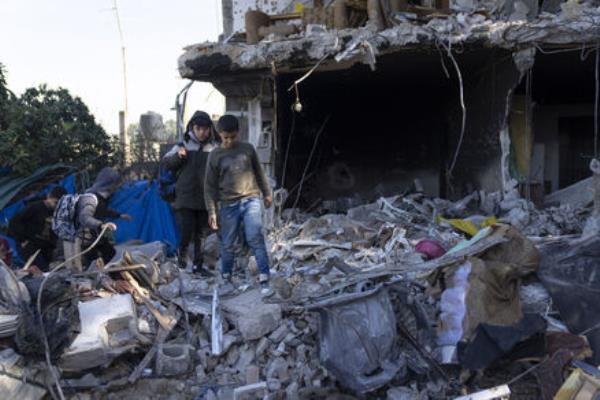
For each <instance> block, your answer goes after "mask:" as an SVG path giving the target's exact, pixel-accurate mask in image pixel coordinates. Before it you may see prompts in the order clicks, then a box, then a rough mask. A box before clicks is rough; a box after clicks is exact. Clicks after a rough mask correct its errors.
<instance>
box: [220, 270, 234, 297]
mask: <svg viewBox="0 0 600 400" xmlns="http://www.w3.org/2000/svg"><path fill="white" fill-rule="evenodd" d="M235 290H236V288H235V286H234V285H233V281H232V280H231V274H222V275H221V279H220V282H219V294H221V295H227V294H230V293H232V292H234V291H235Z"/></svg>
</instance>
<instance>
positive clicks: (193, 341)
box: [0, 0, 600, 400]
mask: <svg viewBox="0 0 600 400" xmlns="http://www.w3.org/2000/svg"><path fill="white" fill-rule="evenodd" d="M596 7H597V5H595V4H591V3H579V2H575V1H572V0H570V1H568V2H556V1H553V0H545V1H543V2H542V3H538V2H536V1H530V0H506V1H504V2H501V1H498V2H491V1H488V2H486V1H477V0H456V1H454V0H453V1H451V2H450V3H447V2H445V1H444V0H439V1H436V2H435V4H433V3H431V2H428V1H426V0H423V2H422V3H415V2H411V3H406V2H402V1H392V0H389V1H377V0H368V1H366V0H362V1H361V0H345V1H344V0H336V1H334V2H331V1H329V2H319V1H316V0H315V1H314V2H313V1H294V2H289V1H286V2H277V1H267V0H264V1H263V0H248V1H242V0H229V1H227V0H223V13H224V17H225V18H224V34H223V36H222V38H221V40H220V41H219V42H218V43H204V44H198V45H192V46H189V47H188V48H187V49H186V50H185V53H184V54H183V55H182V56H181V58H180V60H179V66H180V72H181V75H182V76H183V77H184V78H189V79H192V80H200V81H207V82H212V83H213V84H214V85H215V86H216V87H217V89H218V90H220V91H221V92H222V93H223V94H225V96H226V106H227V113H229V114H234V115H237V116H238V117H240V120H241V121H242V132H243V134H244V135H245V139H247V140H248V141H250V142H251V143H253V144H254V145H255V146H256V147H257V149H258V153H259V157H260V159H261V161H262V163H263V165H265V167H266V169H267V171H268V172H269V174H270V175H271V177H272V179H273V181H274V182H273V187H274V188H275V192H274V204H275V205H276V207H275V211H276V212H274V213H266V219H267V222H269V223H268V224H265V225H266V226H268V235H267V242H268V243H267V245H268V250H269V253H270V254H269V255H270V258H271V262H272V264H271V274H272V285H273V289H274V293H273V294H272V295H271V296H269V297H263V296H262V294H261V292H260V288H259V284H258V281H257V278H258V277H257V275H258V272H257V268H256V261H255V260H254V259H253V258H252V257H249V256H248V254H244V251H243V250H241V251H240V254H238V256H239V257H237V260H236V264H237V265H236V268H235V270H234V273H233V275H234V276H233V281H234V283H235V286H232V287H231V288H227V286H226V285H223V284H222V283H223V281H222V280H221V279H220V278H219V276H218V275H219V274H218V265H219V256H220V254H219V239H218V237H217V234H212V235H211V236H209V237H208V238H207V240H206V242H205V244H204V248H203V253H204V255H205V264H206V265H207V266H208V267H209V268H212V269H214V276H212V277H200V276H198V275H195V274H193V273H192V272H190V271H192V268H191V267H192V266H191V264H190V265H188V268H187V270H186V269H183V268H179V267H178V266H177V265H176V264H175V262H174V261H175V260H174V258H173V250H174V248H173V247H175V246H174V243H171V240H170V238H171V237H170V236H167V235H166V234H157V235H146V236H143V235H141V233H140V234H136V235H135V239H137V240H139V241H141V242H145V244H141V243H137V242H131V241H130V240H122V241H121V242H120V244H119V246H118V252H117V254H116V255H115V257H114V258H113V259H112V260H111V261H110V262H109V263H107V264H106V265H105V264H104V263H103V262H99V261H97V260H96V261H93V262H91V263H90V264H89V265H87V266H86V267H85V270H84V271H73V270H70V269H69V268H68V267H66V263H67V261H68V260H64V261H62V260H60V261H56V262H54V264H53V266H52V270H51V272H49V273H47V274H41V273H37V272H36V271H35V270H33V271H32V270H31V269H29V266H30V264H31V262H32V261H33V260H29V261H27V263H26V265H25V267H24V268H22V269H20V268H16V269H15V268H14V266H13V267H11V266H9V265H8V264H10V262H7V263H6V264H5V263H4V262H0V344H1V345H2V347H1V350H0V367H2V370H3V371H4V372H5V374H0V394H2V395H5V396H6V397H7V398H15V399H20V400H21V399H28V400H41V399H44V398H48V397H52V398H54V399H60V400H63V399H67V398H68V399H79V398H85V399H93V400H96V399H121V398H135V399H144V400H145V399H147V400H154V399H169V400H173V399H194V400H204V399H217V398H218V399H270V400H274V399H289V400H295V399H318V400H321V399H322V400H325V399H327V400H332V399H334V400H353V399H382V400H383V399H386V400H398V399H419V400H427V399H432V400H437V399H439V400H442V399H457V400H467V399H480V400H484V399H489V400H492V399H508V398H511V399H514V400H519V399H544V400H550V399H559V400H563V399H575V400H584V399H591V398H596V397H597V395H598V392H600V373H599V372H598V368H597V366H598V365H599V364H600V329H599V328H600V308H599V307H598V306H597V305H596V304H597V299H598V283H599V279H600V274H599V273H598V271H599V270H600V235H598V234H597V233H598V228H599V227H600V223H598V221H600V163H599V162H598V160H597V155H596V154H595V153H596V151H595V149H597V146H596V145H597V143H596V141H597V137H596V135H595V133H596V129H597V121H598V120H597V113H596V110H597V109H598V107H597V106H598V99H599V96H598V93H599V91H598V84H599V81H598V76H599V72H598V71H599V70H598V67H599V65H598V64H599V63H598V61H599V59H600V55H599V53H598V51H597V50H598V47H597V46H598V45H597V42H598V39H599V38H600V32H598V31H597V28H596V26H598V23H599V22H600V9H598V8H596ZM259 10H261V11H259ZM595 50H596V51H595ZM187 87H189V84H188V86H187ZM178 106H179V100H178ZM178 122H181V121H178ZM591 158H594V159H593V161H592V162H591V163H590V159H591ZM590 170H591V171H590ZM592 172H594V176H593V177H591V178H588V176H590V175H591V174H592ZM592 182H593V184H592ZM593 187H595V189H596V190H595V192H594V191H593V190H591V189H592V188H593ZM157 190H158V187H157V182H152V181H149V182H147V181H137V182H132V183H131V184H130V185H126V186H125V187H123V188H121V189H120V190H119V192H117V194H116V195H115V197H116V198H117V200H113V203H112V206H114V207H115V209H117V210H118V211H125V210H128V211H135V212H136V215H137V216H139V218H137V219H136V221H135V222H136V223H138V224H139V228H140V232H142V231H143V232H145V233H148V232H147V231H148V230H149V229H147V228H148V227H149V226H151V227H152V228H154V229H155V230H156V231H159V229H158V228H163V229H162V231H169V230H172V228H171V227H172V226H173V224H174V221H173V215H172V212H171V210H170V208H169V204H168V203H166V202H165V201H163V200H162V199H161V198H160V196H159V195H158V191H157ZM286 199H287V202H286ZM456 199H458V200H456ZM124 200H126V201H124ZM534 203H535V204H534ZM544 203H546V204H547V205H552V206H548V207H546V208H543V207H542V205H543V204H544ZM6 204H8V202H6ZM555 204H556V205H559V206H558V207H555V206H554V205H555ZM592 204H593V207H591V205H592ZM0 211H2V210H0ZM6 211H7V210H6V209H5V210H4V212H6ZM588 217H590V218H588ZM586 219H587V223H586ZM590 222H592V223H590ZM594 223H595V225H594ZM584 224H585V227H584ZM124 230H125V229H120V228H119V230H118V231H117V232H122V231H124ZM590 233H591V234H590ZM132 238H133V237H127V239H132ZM92 247H93V246H92ZM88 250H89V249H86V250H84V251H88ZM592 394H593V396H592Z"/></svg>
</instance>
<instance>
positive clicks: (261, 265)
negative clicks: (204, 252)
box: [217, 197, 269, 275]
mask: <svg viewBox="0 0 600 400" xmlns="http://www.w3.org/2000/svg"><path fill="white" fill-rule="evenodd" d="M217 217H218V224H219V231H220V234H221V273H222V274H230V273H231V270H232V269H233V262H234V259H235V253H236V245H237V243H239V241H238V240H237V235H238V232H239V231H240V224H241V223H242V222H243V223H244V237H245V239H246V243H248V246H249V247H250V248H251V249H252V253H253V254H254V257H255V258H256V265H257V266H258V270H259V271H260V273H261V274H267V275H268V274H269V257H268V256H267V247H266V245H265V238H264V236H263V232H262V207H261V204H260V199H258V198H255V197H253V198H249V199H243V200H240V201H238V202H236V203H234V204H230V205H228V206H225V207H222V208H221V209H219V213H218V216H217Z"/></svg>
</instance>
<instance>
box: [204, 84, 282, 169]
mask: <svg viewBox="0 0 600 400" xmlns="http://www.w3.org/2000/svg"><path fill="white" fill-rule="evenodd" d="M214 85H215V87H216V88H217V90H219V92H221V93H222V94H223V95H224V96H225V113H226V114H232V115H235V116H236V117H238V119H239V121H240V132H241V136H242V140H244V141H247V142H249V143H252V145H254V147H255V148H256V151H257V153H258V157H259V160H260V162H261V164H262V166H263V168H264V169H265V172H266V173H267V175H269V176H273V173H274V172H273V162H274V156H273V151H274V148H275V147H274V145H275V144H274V138H273V133H272V132H273V125H274V124H275V116H274V115H275V113H274V103H273V101H274V100H273V83H272V80H271V79H270V77H269V76H268V75H266V74H258V73H257V74H251V75H246V76H243V77H240V76H236V77H225V78H223V79H222V80H219V81H215V82H214Z"/></svg>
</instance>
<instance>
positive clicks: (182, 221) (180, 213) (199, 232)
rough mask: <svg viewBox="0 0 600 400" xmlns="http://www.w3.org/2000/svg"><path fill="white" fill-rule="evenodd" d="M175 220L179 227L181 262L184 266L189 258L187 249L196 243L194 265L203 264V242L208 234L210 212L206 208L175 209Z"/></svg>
mask: <svg viewBox="0 0 600 400" xmlns="http://www.w3.org/2000/svg"><path fill="white" fill-rule="evenodd" d="M175 220H176V221H177V226H178V228H179V262H180V265H181V266H183V264H184V263H185V261H186V260H187V258H186V255H187V249H188V247H189V245H190V243H193V245H194V265H197V266H202V262H203V257H202V242H203V240H204V239H205V238H206V236H207V234H208V213H207V212H206V210H193V209H191V208H180V209H177V210H175Z"/></svg>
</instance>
